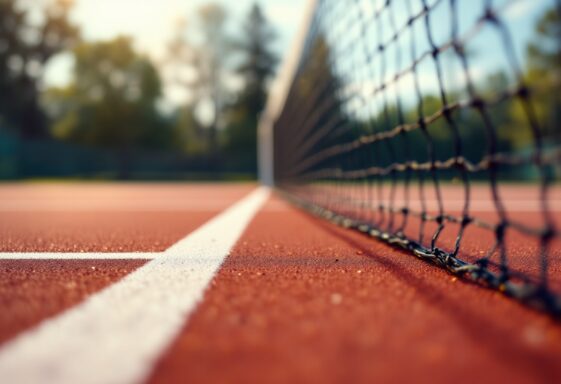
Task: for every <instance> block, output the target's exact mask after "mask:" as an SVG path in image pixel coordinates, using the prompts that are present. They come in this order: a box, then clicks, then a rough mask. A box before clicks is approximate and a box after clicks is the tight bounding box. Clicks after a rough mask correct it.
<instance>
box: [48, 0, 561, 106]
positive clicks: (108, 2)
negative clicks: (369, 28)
mask: <svg viewBox="0 0 561 384" xmlns="http://www.w3.org/2000/svg"><path fill="white" fill-rule="evenodd" d="M209 1H211V0H74V2H75V7H74V9H73V12H72V15H71V18H72V20H73V21H74V22H75V23H76V24H77V25H79V26H80V28H81V31H82V34H83V37H84V38H85V39H87V40H106V39H111V38H114V37H116V36H119V35H128V36H132V37H133V38H134V41H135V44H136V48H137V49H138V50H139V51H141V52H144V53H146V54H148V55H149V56H150V57H151V58H152V59H153V60H154V61H155V62H159V61H161V60H162V58H163V57H164V55H165V51H166V45H167V43H168V42H169V41H170V40H171V38H172V36H173V32H174V27H175V25H176V23H177V21H178V20H179V19H181V18H184V19H186V20H187V21H189V19H190V18H193V17H194V16H195V13H196V10H197V8H198V7H199V6H201V5H202V4H205V3H208V2H209ZM254 1H255V0H235V1H231V0H230V1H226V0H213V2H216V3H219V4H221V5H223V6H224V7H225V8H226V9H227V11H228V14H229V16H230V17H229V26H228V27H229V29H230V30H231V31H235V30H236V27H239V25H240V24H241V23H242V22H243V20H244V17H245V16H246V14H247V12H248V11H249V9H250V7H251V5H252V4H253V3H254ZM308 1H309V0H259V1H258V3H259V4H260V5H261V6H262V8H263V10H264V12H265V14H266V16H267V18H268V20H269V21H270V22H271V24H272V25H273V27H274V28H275V29H276V31H277V33H278V40H277V42H276V44H275V48H276V50H277V52H278V54H279V56H280V57H281V58H282V57H284V56H285V55H286V53H287V52H288V51H289V48H290V47H291V45H292V41H293V39H294V37H295V35H296V33H297V31H298V29H299V26H300V24H301V23H302V19H303V15H304V13H305V12H304V11H305V8H306V5H307V3H308ZM379 1H381V0H379ZM379 1H378V2H379ZM433 1H434V0H431V1H429V3H432V2H433ZM484 1H485V0H465V1H461V2H459V3H460V5H461V6H462V7H465V10H462V13H461V14H462V20H463V21H464V23H465V24H466V25H468V26H469V25H472V23H474V22H475V19H474V20H471V19H470V17H469V14H470V13H473V16H474V17H475V16H478V15H479V13H480V12H481V9H483V5H482V4H483V3H484ZM360 2H361V4H371V3H372V2H374V3H376V1H375V0H360ZM552 2H553V0H516V1H513V0H494V1H493V4H494V5H495V6H497V7H499V8H500V7H501V6H502V5H503V4H509V7H508V8H507V12H506V16H507V19H508V20H507V21H508V24H509V27H510V29H511V32H512V33H513V34H514V35H515V36H514V37H515V39H514V40H515V42H516V43H517V44H518V47H517V50H518V52H519V53H522V52H523V51H524V49H525V48H524V47H525V45H526V44H527V41H528V39H529V38H530V37H531V36H532V33H533V25H534V23H535V20H536V19H537V17H538V16H539V15H540V14H541V12H542V11H543V9H544V7H545V6H547V5H548V4H551V3H552ZM415 3H416V2H415ZM418 3H419V4H420V3H421V2H420V1H419V2H418ZM470 11H474V12H470ZM446 17H447V16H444V19H446ZM445 24H447V23H442V26H443V28H444V25H445ZM438 25H439V24H438V23H437V27H438ZM487 36H488V35H487V34H486V33H483V34H481V35H480V37H479V38H478V39H477V41H475V43H476V45H477V50H478V52H479V53H478V62H479V64H480V68H479V69H481V68H486V70H490V68H493V67H495V66H501V65H503V63H501V61H500V55H499V54H498V52H496V47H497V44H496V42H493V41H491V40H490V39H488V38H487ZM71 68H72V61H71V58H70V55H68V54H67V55H65V56H64V55H63V56H61V57H59V58H57V59H55V60H53V63H52V64H51V65H50V66H49V68H48V70H47V75H46V83H47V85H48V86H49V85H63V84H65V83H66V82H68V81H69V80H70V76H71ZM475 69H478V68H475ZM480 72H481V73H484V72H485V71H483V70H481V71H480ZM430 83H431V84H432V83H434V82H433V81H430ZM431 84H428V85H429V86H430V85H431ZM434 85H435V84H432V86H433V87H434ZM176 88H177V87H176ZM164 93H165V97H166V101H168V102H171V104H175V105H179V104H181V102H182V100H181V99H182V96H181V95H178V94H176V93H174V90H173V87H171V86H168V87H166V90H165V92H164Z"/></svg>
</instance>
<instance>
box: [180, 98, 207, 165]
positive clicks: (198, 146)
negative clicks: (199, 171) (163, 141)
mask: <svg viewBox="0 0 561 384" xmlns="http://www.w3.org/2000/svg"><path fill="white" fill-rule="evenodd" d="M174 130H175V137H176V138H177V145H178V147H179V148H178V149H180V150H181V151H183V152H185V153H186V154H188V155H190V156H199V157H202V156H204V155H205V154H207V153H208V145H207V144H208V143H207V141H206V140H205V137H204V128H203V127H202V126H201V124H200V123H199V122H198V121H197V118H196V117H195V111H194V110H193V107H192V106H190V105H187V106H185V107H183V108H180V109H179V110H178V111H177V112H176V116H175V123H174Z"/></svg>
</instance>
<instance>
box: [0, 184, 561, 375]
mask: <svg viewBox="0 0 561 384" xmlns="http://www.w3.org/2000/svg"><path fill="white" fill-rule="evenodd" d="M446 188H448V190H447V191H446V193H447V197H448V201H451V203H450V204H452V205H453V204H454V201H455V200H459V199H461V197H458V199H454V198H453V197H454V196H456V195H458V196H459V192H458V191H457V188H455V187H454V186H449V187H446ZM476 190H477V188H476ZM559 192H560V190H559V188H558V187H555V188H554V190H553V191H552V193H551V197H552V199H551V208H552V210H553V211H554V215H555V217H556V218H557V219H558V218H559V215H560V214H559V211H560V210H561V204H560V200H559V196H561V194H560V193H559ZM485 193H486V192H485V189H484V187H481V189H480V190H479V192H478V191H476V192H475V194H474V197H473V200H474V201H475V203H473V205H472V209H473V210H474V212H477V213H478V216H480V217H487V218H488V219H489V220H490V221H492V220H493V217H492V209H489V207H488V203H487V200H488V197H487V196H486V194H485ZM504 195H505V196H507V197H506V199H507V200H510V201H511V202H518V203H517V204H511V205H510V206H509V208H510V211H509V214H510V215H511V217H512V218H513V219H518V220H520V221H523V222H525V223H526V224H532V223H534V224H536V223H537V224H539V220H540V215H539V213H538V209H539V207H538V206H537V205H536V204H534V203H533V202H532V201H533V200H532V198H533V197H532V196H530V195H529V193H525V192H524V187H523V186H516V185H511V186H507V187H504ZM556 196H557V200H556ZM478 201H479V202H478ZM457 209H458V210H459V209H461V204H458V208H457ZM449 210H450V211H454V210H455V208H454V207H453V206H452V207H450V209H449ZM446 236H448V235H444V236H443V240H442V241H447V240H446V239H447V237H446ZM449 236H450V238H452V234H450V235H449ZM465 241H466V244H465V245H466V248H467V249H469V250H470V251H471V252H475V253H476V252H478V249H479V248H481V249H484V248H485V247H486V246H487V245H486V244H485V242H486V239H485V238H484V237H482V236H479V235H478V233H477V232H474V233H472V234H466V240H465ZM509 244H510V245H509V246H510V247H511V248H510V249H509V252H510V254H511V255H512V260H511V262H512V263H513V264H514V265H516V264H517V263H518V265H519V266H520V268H521V269H524V270H527V271H532V270H533V269H536V268H537V266H535V265H532V260H535V257H533V256H532V255H531V253H532V252H533V250H534V248H533V246H532V244H530V243H529V241H528V240H527V239H524V238H523V237H520V238H513V239H511V241H510V243H509ZM551 255H552V260H551V265H550V271H551V276H550V278H551V281H552V284H553V286H554V287H557V288H558V287H559V283H560V278H559V275H560V274H559V272H560V269H561V267H560V265H559V260H561V246H560V245H559V244H558V243H555V244H554V249H553V250H552V252H551ZM0 307H1V308H2V311H1V312H0V378H2V379H1V380H0V381H2V382H6V383H37V382H45V383H76V382H81V383H129V382H150V383H152V382H157V383H170V382H189V383H198V382H216V383H248V382H271V383H288V382H290V383H303V382H318V383H319V382H321V383H347V382H356V383H372V382H413V381H415V382H451V381H456V382H457V381H460V382H468V381H469V382H472V381H477V382H512V383H536V382H538V383H551V382H558V381H560V380H561V365H560V364H559V362H560V361H561V326H560V325H559V323H558V322H556V321H554V320H553V319H551V318H550V317H548V316H547V315H545V314H542V313H539V312H536V311H534V310H530V309H527V308H525V307H523V306H522V305H521V304H519V303H517V302H515V301H513V300H510V299H508V298H505V297H504V296H503V295H502V294H501V293H499V292H495V291H491V290H486V289H483V288H480V287H476V286H474V285H473V284H470V283H466V282H463V281H462V280H461V279H458V278H456V277H454V276H451V275H449V274H448V273H446V272H445V271H443V270H441V269H438V268H435V267H434V266H432V265H431V264H429V263H426V262H424V261H422V260H419V259H417V258H414V257H412V256H410V255H409V254H407V253H405V252H401V251H399V250H396V249H394V248H391V247H389V246H387V245H385V244H381V243H378V242H376V241H374V240H372V239H369V238H366V237H364V236H362V235H360V234H357V233H354V232H351V231H348V230H345V229H342V228H340V227H336V226H334V225H333V224H331V223H328V222H325V221H322V220H320V219H317V218H315V217H313V216H311V215H309V214H308V213H305V212H303V211H300V210H298V209H296V208H294V207H292V206H291V205H290V204H288V203H287V202H285V201H284V200H283V199H281V198H280V197H279V196H278V195H277V194H276V193H275V192H273V191H270V190H268V189H265V188H263V187H259V186H258V185H256V184H233V183H232V184H181V183H176V184H173V183H170V184H134V183H131V184H101V183H100V184H96V183H92V184H88V183H83V184H79V183H76V184H73V183H61V184H3V185H0Z"/></svg>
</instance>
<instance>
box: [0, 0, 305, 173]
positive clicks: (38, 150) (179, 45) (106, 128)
mask: <svg viewBox="0 0 561 384" xmlns="http://www.w3.org/2000/svg"><path fill="white" fill-rule="evenodd" d="M229 3H231V2H227V1H215V2H205V1H193V0H189V1H184V0H159V1H142V2H139V1H135V0H119V1H111V0H0V179H22V178H47V179H58V178H76V179H88V178H91V179H171V180H173V179H181V180H184V179H235V180H238V179H255V178H256V168H257V165H256V129H257V128H256V127H257V121H258V118H259V115H260V112H261V111H262V109H263V107H264V104H265V101H266V94H267V89H268V88H269V87H270V85H271V81H272V79H273V77H274V76H273V75H274V74H275V71H276V69H277V64H278V62H279V58H280V57H281V56H282V55H283V54H284V52H285V51H286V50H287V46H288V42H289V41H290V40H292V34H293V33H294V29H295V28H294V24H295V20H299V18H300V14H301V12H302V8H303V7H304V6H305V4H304V3H305V2H301V1H297V0H288V1H287V0H272V1H267V2H266V3H265V2H264V3H263V4H262V5H260V4H257V3H254V2H253V1H250V0H247V1H246V0H241V1H237V2H236V3H235V4H236V5H235V7H232V6H231V4H230V5H229Z"/></svg>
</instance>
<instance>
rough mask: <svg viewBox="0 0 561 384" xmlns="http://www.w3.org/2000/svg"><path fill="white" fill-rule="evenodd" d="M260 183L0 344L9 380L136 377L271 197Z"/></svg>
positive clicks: (69, 382)
mask: <svg viewBox="0 0 561 384" xmlns="http://www.w3.org/2000/svg"><path fill="white" fill-rule="evenodd" d="M269 193H270V192H269V190H268V189H266V188H264V187H261V188H258V189H257V190H256V191H254V192H252V193H251V194H250V195H249V196H247V197H245V198H244V199H242V200H241V201H239V202H238V203H236V204H234V205H233V206H232V207H231V208H229V209H227V210H226V211H224V212H222V213H221V214H219V215H218V216H216V217H215V218H213V219H212V220H211V221H209V222H207V223H206V224H204V225H203V226H202V227H200V228H199V229H197V230H196V231H194V232H192V233H191V234H190V235H189V236H187V237H186V238H185V239H183V240H181V241H180V242H179V243H177V244H175V245H174V246H172V247H171V248H169V249H168V250H167V251H166V252H165V253H164V254H163V255H162V257H158V258H156V259H154V260H152V261H150V262H149V263H147V264H145V265H144V266H143V267H141V268H139V269H137V270H136V271H134V272H132V273H131V274H129V275H127V276H125V277H124V278H123V279H122V280H120V281H119V282H117V283H115V284H113V285H111V286H109V287H107V288H105V289H104V290H102V291H100V292H99V293H97V294H94V295H92V296H90V297H89V298H88V299H86V300H85V301H84V302H82V303H81V304H79V305H77V306H75V307H73V308H71V309H69V310H68V311H66V312H63V313H62V314H60V315H59V316H56V317H54V318H51V319H48V320H45V321H44V322H42V323H41V324H39V325H38V326H37V327H35V328H33V329H31V330H29V331H27V332H25V333H23V334H21V335H20V336H18V337H16V338H15V339H13V340H11V341H9V342H8V343H6V344H5V345H4V346H3V347H2V348H0V378H1V380H2V382H5V383H19V384H32V383H59V384H75V383H81V384H90V383H91V384H94V383H96V384H97V383H138V382H142V381H143V380H145V379H146V378H147V376H148V375H149V374H150V372H151V370H152V369H153V366H154V364H155V362H156V361H157V359H158V358H159V357H160V356H161V354H162V353H163V352H164V351H165V350H166V348H167V347H168V346H169V344H170V343H171V342H172V341H173V339H174V338H175V337H176V336H177V334H178V333H179V332H180V330H181V329H182V327H183V325H184V324H185V322H186V321H187V319H188V317H189V314H190V313H191V312H192V311H193V309H194V308H195V306H196V304H197V303H198V302H199V301H200V300H201V299H202V296H203V292H204V290H205V289H206V287H207V285H208V284H209V282H210V281H211V279H212V278H213V276H214V274H215V272H216V271H217V270H218V268H219V267H220V265H221V264H222V262H223V261H224V259H225V258H226V256H227V255H228V253H229V252H230V250H231V249H232V247H233V246H234V245H235V243H236V241H237V240H238V239H239V237H240V236H241V235H242V233H243V231H244V230H245V228H246V227H247V225H248V224H249V222H250V220H251V219H252V218H253V216H254V215H255V214H256V213H257V211H258V210H259V209H260V207H261V206H262V205H263V204H264V202H265V201H266V200H267V198H268V196H269Z"/></svg>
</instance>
